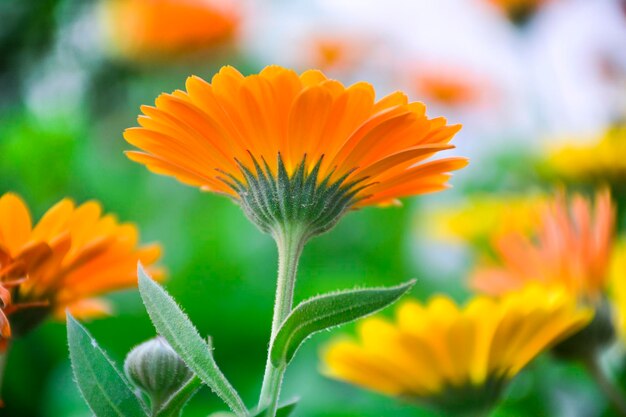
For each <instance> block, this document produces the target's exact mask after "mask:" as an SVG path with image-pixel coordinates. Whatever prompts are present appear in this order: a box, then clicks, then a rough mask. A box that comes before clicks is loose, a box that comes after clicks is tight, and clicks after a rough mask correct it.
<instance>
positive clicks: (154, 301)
mask: <svg viewBox="0 0 626 417" xmlns="http://www.w3.org/2000/svg"><path fill="white" fill-rule="evenodd" d="M137 274H138V277H139V292H140V294H141V298H142V299H143V302H144V304H145V306H146V310H147V311H148V314H149V315H150V319H151V320H152V323H153V324H154V327H155V328H156V330H157V332H158V333H159V334H160V335H161V336H163V337H164V338H165V339H166V340H167V341H168V342H169V344H170V345H171V346H172V348H174V350H175V351H176V352H177V353H178V355H179V356H180V357H181V358H182V360H183V361H185V363H186V364H187V366H188V367H189V369H191V370H192V371H193V372H194V373H195V374H196V375H198V377H199V378H200V379H201V380H202V382H204V383H205V384H206V385H207V386H209V388H211V389H212V390H213V392H215V393H216V394H217V395H218V396H219V397H220V398H221V399H222V400H224V402H225V403H226V404H227V405H228V406H229V407H230V409H231V410H232V411H233V412H234V413H235V414H236V415H237V416H240V417H244V416H247V415H248V411H247V409H246V406H245V405H244V403H243V401H242V400H241V398H240V397H239V394H238V393H237V391H235V389H234V388H233V387H232V385H230V383H229V382H228V380H227V379H226V377H225V376H224V374H222V371H220V369H219V368H218V366H217V364H216V363H215V360H214V359H213V352H212V347H211V346H210V345H208V344H207V343H205V342H204V340H203V339H202V337H200V334H199V333H198V331H197V330H196V328H195V327H194V325H193V324H192V323H191V321H190V320H189V318H188V317H187V316H186V315H185V313H183V311H182V310H181V309H180V307H179V306H178V304H176V301H174V299H173V298H172V297H171V296H170V295H169V294H168V293H167V292H165V290H164V289H163V288H161V286H159V284H157V283H156V282H154V281H153V280H152V279H151V278H150V277H149V276H148V275H147V273H146V271H145V270H144V269H143V267H142V266H141V264H139V266H138V268H137Z"/></svg>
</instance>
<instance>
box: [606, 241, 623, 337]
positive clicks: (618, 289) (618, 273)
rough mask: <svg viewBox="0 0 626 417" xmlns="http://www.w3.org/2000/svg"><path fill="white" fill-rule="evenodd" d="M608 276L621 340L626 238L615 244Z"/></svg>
mask: <svg viewBox="0 0 626 417" xmlns="http://www.w3.org/2000/svg"><path fill="white" fill-rule="evenodd" d="M609 276H610V284H611V301H612V302H613V305H614V306H615V310H616V313H617V317H616V319H615V321H616V323H615V327H616V328H617V331H618V333H619V335H620V337H621V338H622V340H623V341H626V239H622V240H621V241H620V242H619V243H618V244H617V245H615V250H614V252H613V259H612V262H611V267H610V272H609Z"/></svg>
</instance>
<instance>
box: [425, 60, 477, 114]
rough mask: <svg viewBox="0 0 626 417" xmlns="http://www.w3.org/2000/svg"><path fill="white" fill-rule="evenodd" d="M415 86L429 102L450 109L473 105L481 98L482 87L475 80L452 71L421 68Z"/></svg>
mask: <svg viewBox="0 0 626 417" xmlns="http://www.w3.org/2000/svg"><path fill="white" fill-rule="evenodd" d="M415 86H416V90H417V93H418V94H419V95H420V96H421V97H424V99H425V100H426V101H427V102H434V103H439V104H441V105H445V106H450V107H459V106H466V105H471V104H474V103H476V102H477V101H479V100H480V98H481V90H480V87H481V86H480V85H478V84H477V83H476V82H475V80H473V79H472V78H470V77H469V76H468V75H467V74H462V73H460V72H457V71H453V70H451V69H445V70H444V69H441V68H431V69H428V68H421V69H420V70H419V71H418V72H417V75H416V77H415Z"/></svg>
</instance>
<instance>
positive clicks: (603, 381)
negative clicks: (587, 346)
mask: <svg viewBox="0 0 626 417" xmlns="http://www.w3.org/2000/svg"><path fill="white" fill-rule="evenodd" d="M583 364H584V365H585V368H586V369H587V372H589V375H591V377H592V378H593V380H594V381H595V382H596V384H597V385H598V388H600V390H601V391H602V392H603V393H604V395H606V397H607V399H608V400H609V401H610V403H611V404H612V405H613V407H614V408H615V411H616V412H617V414H618V415H620V416H622V417H626V398H624V394H623V393H621V392H620V391H619V390H618V389H617V388H616V387H615V385H613V383H612V382H611V381H610V380H609V378H608V377H607V375H606V374H605V372H604V370H603V369H602V367H601V366H600V363H599V362H598V356H597V355H595V354H590V355H588V356H587V357H586V358H585V359H584V360H583Z"/></svg>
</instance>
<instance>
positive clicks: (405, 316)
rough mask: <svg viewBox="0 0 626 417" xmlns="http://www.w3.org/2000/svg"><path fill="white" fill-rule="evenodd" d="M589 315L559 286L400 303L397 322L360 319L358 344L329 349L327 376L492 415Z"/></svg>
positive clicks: (456, 409) (339, 343) (444, 407)
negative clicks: (463, 300)
mask: <svg viewBox="0 0 626 417" xmlns="http://www.w3.org/2000/svg"><path fill="white" fill-rule="evenodd" d="M591 316H592V311H591V310H589V309H585V308H579V307H578V306H577V301H576V299H575V298H573V297H571V296H570V295H569V294H568V293H567V292H566V291H564V290H562V289H559V288H556V287H555V288H546V287H541V286H529V287H526V288H524V289H523V290H522V291H519V292H514V293H510V294H508V295H506V296H505V297H503V298H501V299H492V298H488V297H486V296H477V297H475V298H474V299H472V300H471V301H470V302H469V303H468V304H467V305H466V306H464V307H458V306H457V305H456V304H455V303H454V302H453V301H452V300H450V299H449V298H448V297H446V296H443V295H439V296H435V297H433V298H432V299H431V300H430V301H429V302H428V303H427V304H425V305H422V304H420V303H418V302H416V301H409V302H405V303H404V304H402V305H401V306H400V307H399V308H398V310H397V312H396V322H395V323H390V322H388V321H386V320H384V319H382V318H377V317H374V318H370V319H366V320H363V321H362V322H361V323H360V326H359V327H358V334H359V340H358V341H355V340H350V339H343V340H341V339H338V340H336V341H334V342H332V343H331V344H330V345H329V346H328V347H327V349H326V350H325V351H324V354H323V356H324V357H323V360H324V363H325V373H326V374H328V375H329V376H331V377H334V378H337V379H341V380H344V381H347V382H350V383H353V384H356V385H360V386H362V387H365V388H368V389H371V390H373V391H378V392H381V393H383V394H386V395H391V396H398V397H401V398H403V399H405V400H408V401H418V402H421V403H425V404H429V405H432V406H434V407H437V408H439V409H440V410H441V411H443V412H445V413H446V414H445V415H453V414H454V413H455V412H459V411H464V412H466V413H467V414H468V415H469V414H471V412H472V411H474V412H476V411H478V410H483V411H484V410H486V409H487V410H488V409H489V407H490V406H492V405H493V403H494V402H495V401H496V400H497V399H498V397H499V395H500V393H501V391H502V389H503V387H504V386H505V385H506V383H507V382H508V381H509V380H511V379H512V378H513V377H514V376H515V375H516V374H517V373H519V372H520V370H521V369H522V368H524V367H525V366H526V365H527V364H528V363H529V362H530V361H531V360H533V359H534V358H535V357H536V356H537V355H539V354H540V353H541V352H542V351H544V350H545V349H546V348H548V347H549V346H551V345H552V344H554V343H555V342H557V341H558V340H560V339H562V338H563V337H566V336H568V335H569V334H571V333H573V332H575V331H577V330H578V329H580V328H581V327H582V326H584V325H585V324H586V323H587V322H588V321H589V320H590V319H591Z"/></svg>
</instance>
